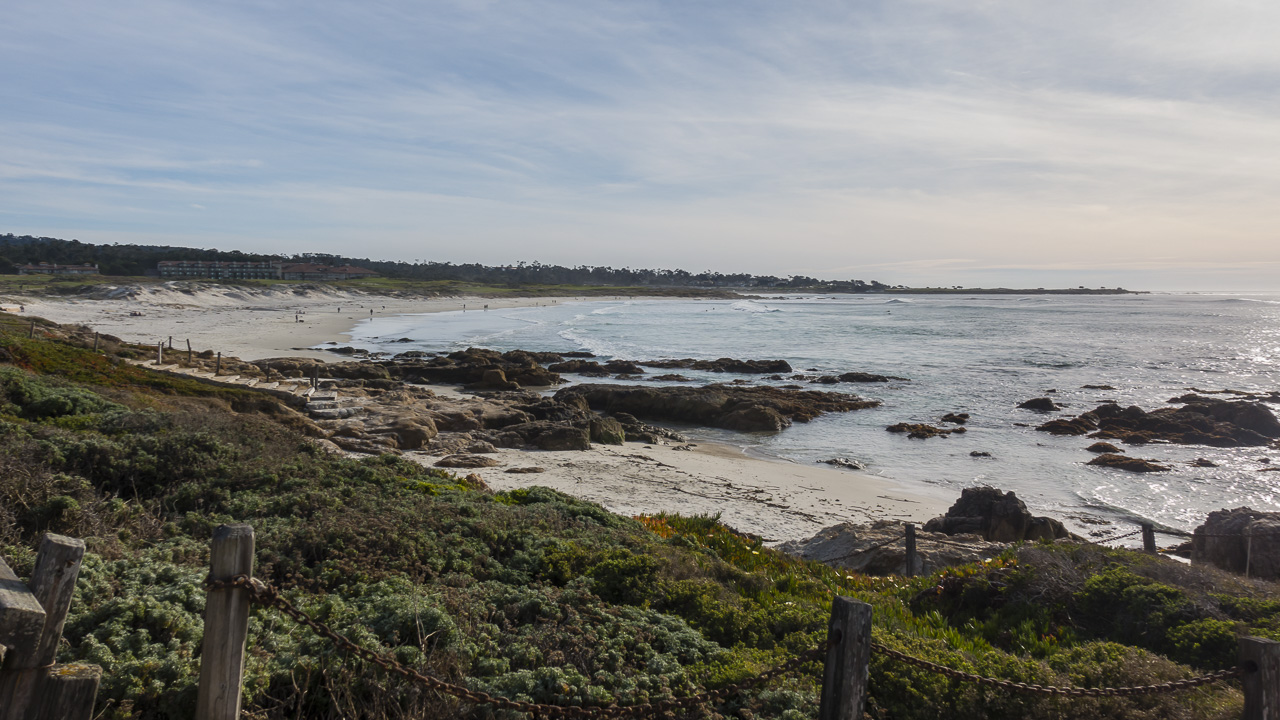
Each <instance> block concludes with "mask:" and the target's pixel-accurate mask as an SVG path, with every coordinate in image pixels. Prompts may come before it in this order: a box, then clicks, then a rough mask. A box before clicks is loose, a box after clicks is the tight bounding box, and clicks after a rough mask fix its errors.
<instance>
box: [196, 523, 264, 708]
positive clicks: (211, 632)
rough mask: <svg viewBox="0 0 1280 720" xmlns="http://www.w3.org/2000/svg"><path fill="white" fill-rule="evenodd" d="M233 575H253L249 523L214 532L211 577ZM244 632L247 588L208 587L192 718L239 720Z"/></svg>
mask: <svg viewBox="0 0 1280 720" xmlns="http://www.w3.org/2000/svg"><path fill="white" fill-rule="evenodd" d="M237 575H248V576H250V577H252V576H253V528H251V527H249V526H248V525H220V526H218V529H217V530H214V531H213V542H212V545H211V548H210V559H209V577H210V578H212V579H214V580H230V579H231V578H233V577H235V576H237ZM248 635H249V591H248V590H246V589H245V588H222V589H218V590H210V591H209V593H208V595H207V596H206V599H205V606H204V644H203V649H202V650H201V651H200V690H199V692H198V693H197V695H196V720H238V718H239V717H240V691H241V684H242V683H243V679H244V648H245V641H246V640H247V639H248Z"/></svg>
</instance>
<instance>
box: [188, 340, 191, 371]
mask: <svg viewBox="0 0 1280 720" xmlns="http://www.w3.org/2000/svg"><path fill="white" fill-rule="evenodd" d="M187 364H188V365H190V364H191V338H187Z"/></svg>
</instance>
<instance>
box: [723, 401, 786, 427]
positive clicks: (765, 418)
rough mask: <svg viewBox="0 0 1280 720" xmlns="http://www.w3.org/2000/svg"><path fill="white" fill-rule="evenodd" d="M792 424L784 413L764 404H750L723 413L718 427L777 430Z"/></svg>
mask: <svg viewBox="0 0 1280 720" xmlns="http://www.w3.org/2000/svg"><path fill="white" fill-rule="evenodd" d="M790 426H791V421H790V420H788V419H787V418H786V417H784V416H783V415H782V413H780V412H778V411H777V410H774V409H773V408H771V407H767V406H764V405H748V406H746V407H740V408H738V409H737V410H733V411H731V412H729V413H726V414H725V415H722V416H721V417H720V419H719V420H718V422H717V424H716V427H722V428H724V429H726V430H739V431H742V432H761V431H765V432H777V431H779V430H782V429H783V428H787V427H790Z"/></svg>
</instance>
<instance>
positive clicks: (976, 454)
mask: <svg viewBox="0 0 1280 720" xmlns="http://www.w3.org/2000/svg"><path fill="white" fill-rule="evenodd" d="M969 457H991V453H989V452H987V451H986V450H974V451H973V452H971V453H969Z"/></svg>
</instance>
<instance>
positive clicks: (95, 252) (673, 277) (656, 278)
mask: <svg viewBox="0 0 1280 720" xmlns="http://www.w3.org/2000/svg"><path fill="white" fill-rule="evenodd" d="M161 260H237V261H264V260H281V261H284V262H317V263H324V264H332V265H356V266H359V267H364V268H368V269H370V270H373V271H375V272H377V273H379V274H381V275H383V276H384V277H391V278H404V279H411V280H424V281H432V280H452V281H460V282H473V283H480V284H485V285H533V284H538V285H620V286H627V285H630V286H652V287H755V288H776V289H780V290H786V289H801V288H804V289H822V290H826V291H829V292H867V291H871V290H884V289H888V287H889V286H887V285H884V284H882V283H879V282H876V281H874V280H872V281H871V282H863V281H862V280H818V279H817V278H811V277H807V276H804V275H791V276H787V277H775V276H773V275H751V274H749V273H719V272H713V271H710V270H706V271H703V272H700V273H696V274H695V273H691V272H689V271H687V270H660V269H659V270H654V269H648V268H640V269H634V268H612V267H598V266H588V265H579V266H577V267H564V266H562V265H544V264H542V263H540V262H531V263H530V262H518V263H516V264H515V265H499V266H490V265H480V264H478V263H465V264H461V265H456V264H454V263H448V262H426V261H418V262H414V263H408V262H396V261H390V260H371V259H369V258H353V257H346V256H342V255H328V254H323V253H300V254H295V255H260V254H254V253H245V252H241V251H239V250H229V251H228V250H216V249H209V250H200V249H195V248H184V247H173V246H169V245H119V244H112V245H94V244H92V243H82V242H80V241H79V240H59V239H56V238H47V237H32V236H29V235H12V234H7V235H0V272H8V273H13V272H17V267H16V266H18V265H25V264H28V263H38V262H49V263H57V264H59V265H73V264H82V263H87V264H94V263H96V264H97V265H98V270H99V272H101V273H102V274H103V275H120V276H137V275H145V274H148V273H149V272H151V273H154V271H155V269H156V264H157V263H159V262H160V261H161Z"/></svg>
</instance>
